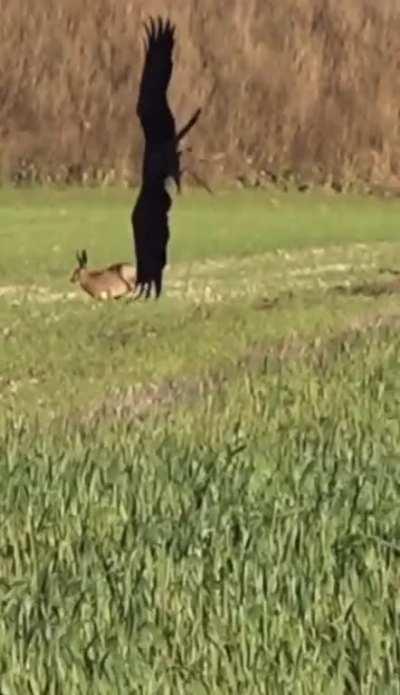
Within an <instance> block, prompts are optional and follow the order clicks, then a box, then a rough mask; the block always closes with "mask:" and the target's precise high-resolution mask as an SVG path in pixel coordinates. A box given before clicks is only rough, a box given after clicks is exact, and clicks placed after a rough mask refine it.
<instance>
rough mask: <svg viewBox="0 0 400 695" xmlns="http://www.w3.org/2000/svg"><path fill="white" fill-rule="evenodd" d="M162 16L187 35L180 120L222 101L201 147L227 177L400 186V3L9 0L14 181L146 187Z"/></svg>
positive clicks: (215, 175) (4, 108) (174, 89)
mask: <svg viewBox="0 0 400 695" xmlns="http://www.w3.org/2000/svg"><path fill="white" fill-rule="evenodd" d="M153 12H162V13H163V14H164V15H165V14H166V13H169V14H170V15H171V16H172V18H173V20H174V21H175V22H176V23H177V25H178V46H177V51H176V57H177V67H176V72H175V74H174V78H173V84H172V86H171V102H172V104H173V106H174V108H175V109H176V112H177V114H178V117H179V119H180V120H183V119H184V118H185V117H186V116H187V115H188V114H189V113H190V112H191V111H192V110H193V109H194V108H195V107H196V106H197V105H198V104H202V103H204V102H206V109H205V112H204V116H203V118H202V119H201V121H200V123H199V125H198V126H197V128H196V129H195V132H194V133H193V135H192V138H191V142H192V144H193V147H194V150H195V152H196V157H198V158H205V159H206V160H207V161H203V163H202V165H201V168H202V173H207V175H208V177H211V180H213V179H214V180H216V179H222V178H223V179H233V178H238V177H248V178H249V179H251V178H253V180H255V178H256V177H257V176H259V175H260V172H262V171H267V172H270V171H272V172H278V171H279V172H283V171H297V172H301V174H302V175H303V176H305V177H309V178H313V179H314V178H317V179H323V180H326V179H329V177H334V178H335V179H341V180H343V179H349V178H351V179H364V180H368V181H371V180H373V181H379V182H391V183H393V182H395V181H396V180H397V178H398V177H399V174H400V132H399V130H400V127H399V123H400V121H399V109H400V9H399V5H398V2H397V0H379V2H378V0H302V2H299V0H280V2H277V1H276V0H246V2H244V0H230V2H229V3H228V2H226V1H224V2H223V0H201V2H199V1H198V0H164V1H163V2H161V1H160V0H96V1H95V2H94V1H93V0H62V1H61V2H57V3H55V2H54V1H53V0H35V1H34V2H29V0H0V17H1V22H0V166H1V172H2V176H3V180H7V179H10V178H13V179H14V180H15V179H18V180H21V178H22V179H23V178H24V177H25V178H27V179H36V180H41V181H45V180H46V179H48V178H49V177H50V178H52V179H59V180H65V181H72V180H82V179H83V180H85V179H89V180H90V179H92V178H94V179H98V180H106V181H112V180H114V179H115V180H124V181H134V180H135V178H136V176H137V173H138V170H139V164H140V162H139V156H140V152H141V142H142V138H141V132H140V129H139V126H138V122H137V120H136V116H135V113H134V109H135V100H136V94H137V86H138V80H139V77H140V69H141V58H142V54H141V44H140V36H141V22H142V21H143V20H144V19H145V18H146V17H147V16H148V15H149V14H151V13H153ZM213 90H214V91H213ZM211 92H213V95H212V96H211V97H209V95H210V93H211ZM205 170H206V172H205ZM261 176H262V174H261Z"/></svg>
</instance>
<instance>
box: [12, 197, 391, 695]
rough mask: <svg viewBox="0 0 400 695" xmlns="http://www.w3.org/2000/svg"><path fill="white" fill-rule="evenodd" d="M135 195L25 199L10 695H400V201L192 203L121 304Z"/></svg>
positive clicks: (19, 239)
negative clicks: (162, 269) (73, 278)
mask: <svg viewBox="0 0 400 695" xmlns="http://www.w3.org/2000/svg"><path fill="white" fill-rule="evenodd" d="M133 199H134V196H133V193H132V192H130V191H119V190H115V191H113V190H104V191H101V190H88V191H83V192H82V191H79V190H74V189H72V190H31V191H29V190H27V191H21V190H20V191H14V190H6V189H3V190H1V191H0V272H1V279H0V312H1V313H0V315H1V322H0V338H1V352H0V409H1V417H0V432H1V442H0V451H1V456H0V467H1V480H2V489H3V493H2V497H1V507H0V523H1V531H2V532H1V535H0V602H1V611H0V692H1V693H4V695H13V694H14V693H15V694H17V693H18V694H21V695H22V694H25V693H34V694H35V695H36V694H39V693H45V692H46V693H51V694H53V693H57V694H58V693H68V694H71V695H75V694H78V693H81V694H86V693H89V692H93V693H99V694H103V693H104V694H108V693H110V694H111V693H121V694H124V695H125V694H126V693H132V694H133V693H135V694H136V693H143V694H144V693H146V694H149V695H154V694H157V693H160V694H163V695H164V693H165V694H169V693H171V695H172V694H174V695H175V694H176V693H177V694H178V693H179V694H180V693H182V694H185V695H186V694H187V695H192V694H193V695H200V694H205V693H211V694H212V695H214V694H215V695H218V694H219V693H220V694H221V695H226V694H229V693H232V695H233V694H236V693H245V694H247V693H249V694H250V693H268V694H270V693H271V694H273V695H275V694H280V693H284V694H286V693H288V694H292V693H293V694H297V693H298V694H299V695H300V694H302V695H303V694H310V695H314V693H324V694H325V693H328V694H330V693H332V695H340V694H341V693H343V695H345V694H346V695H347V694H348V693H362V694H363V695H364V694H368V695H369V694H370V693H371V694H372V693H373V694H375V693H376V694H378V693H379V694H380V693H385V694H390V695H392V694H393V695H394V694H397V693H400V675H399V674H400V639H399V634H400V598H399V597H400V591H399V590H400V538H399V534H400V515H399V508H400V437H399V429H400V418H399V403H400V395H399V394H400V390H399V389H398V388H397V386H398V385H400V367H399V358H400V339H399V336H398V329H399V326H400V310H399V300H400V296H399V294H398V293H397V292H396V290H397V288H396V287H395V286H394V285H393V286H391V287H389V281H390V282H392V281H393V278H391V277H390V276H389V275H384V274H381V273H379V269H380V268H381V267H387V266H390V267H394V268H400V238H399V231H400V228H399V219H400V202H398V201H396V200H391V199H374V198H365V199H364V198H356V197H344V196H332V195H328V194H322V193H318V194H317V193H315V194H308V195H303V196H302V195H297V194H293V195H291V194H290V195H284V194H279V193H271V192H257V193H250V192H244V191H241V192H238V193H232V192H225V193H224V192H220V193H218V194H216V195H215V196H213V197H210V196H207V195H206V194H204V195H203V194H200V193H196V194H195V193H187V194H186V195H185V196H183V197H182V198H181V199H178V201H177V202H176V207H175V208H174V211H173V215H172V241H171V249H170V267H169V269H168V271H167V273H166V294H165V297H163V298H162V300H161V301H160V302H158V303H156V302H152V303H147V304H146V303H138V302H137V303H132V302H131V301H124V300H121V301H120V302H116V303H99V304H98V303H96V302H93V301H92V300H90V299H89V298H87V297H85V296H84V295H83V293H82V292H81V291H80V290H79V288H77V287H76V286H73V285H71V284H70V283H69V282H68V278H69V275H70V274H71V271H72V268H73V266H74V254H75V250H76V249H77V248H86V249H87V251H88V255H89V264H90V265H92V264H93V265H94V266H97V265H102V264H106V263H111V262H115V261H118V260H131V258H132V248H131V231H130V225H129V215H130V208H131V206H132V202H133ZM339 286H340V288H341V290H340V291H339V290H338V289H337V288H338V287H339ZM399 286H400V285H399ZM357 288H358V289H357Z"/></svg>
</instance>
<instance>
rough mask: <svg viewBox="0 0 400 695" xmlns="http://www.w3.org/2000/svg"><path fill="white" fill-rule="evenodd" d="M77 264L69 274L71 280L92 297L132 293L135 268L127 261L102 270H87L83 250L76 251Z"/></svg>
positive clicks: (86, 259)
mask: <svg viewBox="0 0 400 695" xmlns="http://www.w3.org/2000/svg"><path fill="white" fill-rule="evenodd" d="M76 258H77V261H78V266H77V268H75V270H74V272H73V273H72V275H71V278H70V280H71V282H79V284H80V286H81V287H82V289H83V290H84V291H85V292H87V294H90V296H91V297H93V298H94V299H119V298H120V297H124V296H127V295H130V294H133V292H134V289H135V276H136V275H135V269H134V267H133V266H132V265H130V264H129V263H114V264H113V265H110V266H108V267H107V268H103V269H102V270H88V268H87V262H88V257H87V253H86V251H85V250H83V251H82V253H79V251H77V252H76Z"/></svg>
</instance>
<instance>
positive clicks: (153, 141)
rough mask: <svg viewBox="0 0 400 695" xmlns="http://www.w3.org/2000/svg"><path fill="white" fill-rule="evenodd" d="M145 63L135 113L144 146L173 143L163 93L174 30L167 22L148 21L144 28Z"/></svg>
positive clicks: (173, 133) (172, 122)
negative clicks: (142, 135) (141, 131)
mask: <svg viewBox="0 0 400 695" xmlns="http://www.w3.org/2000/svg"><path fill="white" fill-rule="evenodd" d="M145 31H146V39H147V40H146V41H145V51H146V57H145V63H144V67H143V73H142V79H141V82H140V87H139V98H138V102H137V107H136V113H137V115H138V117H139V120H140V123H141V125H142V128H143V131H144V136H145V141H146V145H157V144H161V143H165V142H168V141H171V140H174V139H175V136H176V131H175V119H174V117H173V115H172V112H171V109H170V108H169V105H168V100H167V90H168V86H169V83H170V80H171V75H172V68H173V62H172V52H173V49H174V42H175V39H174V34H175V27H174V26H173V25H172V24H171V23H170V21H169V19H167V21H166V22H163V21H162V19H161V18H160V17H159V18H158V21H157V22H155V21H154V19H150V22H149V23H148V24H147V25H146V26H145Z"/></svg>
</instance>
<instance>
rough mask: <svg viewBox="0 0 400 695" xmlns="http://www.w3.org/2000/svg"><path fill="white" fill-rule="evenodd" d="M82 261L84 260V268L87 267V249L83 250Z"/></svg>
mask: <svg viewBox="0 0 400 695" xmlns="http://www.w3.org/2000/svg"><path fill="white" fill-rule="evenodd" d="M81 259H82V267H83V268H84V267H85V266H87V253H86V249H83V251H82V256H81Z"/></svg>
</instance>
